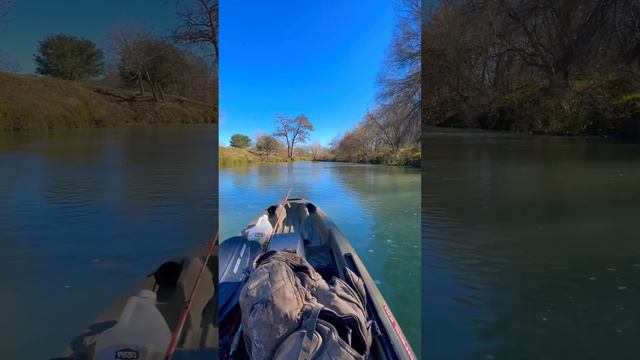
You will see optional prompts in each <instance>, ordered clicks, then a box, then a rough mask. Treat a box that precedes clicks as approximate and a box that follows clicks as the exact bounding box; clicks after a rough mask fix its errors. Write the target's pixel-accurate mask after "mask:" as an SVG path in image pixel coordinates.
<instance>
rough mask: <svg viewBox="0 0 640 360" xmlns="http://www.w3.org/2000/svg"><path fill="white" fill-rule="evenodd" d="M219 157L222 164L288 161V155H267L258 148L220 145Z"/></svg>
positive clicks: (234, 164)
mask: <svg viewBox="0 0 640 360" xmlns="http://www.w3.org/2000/svg"><path fill="white" fill-rule="evenodd" d="M218 159H219V162H220V166H237V165H247V164H260V163H281V162H287V157H286V156H284V155H280V154H269V155H267V154H264V153H261V152H259V151H256V150H251V149H239V148H234V147H227V146H220V147H219V148H218Z"/></svg>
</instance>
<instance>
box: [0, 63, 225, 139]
mask: <svg viewBox="0 0 640 360" xmlns="http://www.w3.org/2000/svg"><path fill="white" fill-rule="evenodd" d="M212 109H213V108H212V107H209V106H206V105H204V104H198V103H195V102H190V101H185V100H183V99H179V98H176V97H171V96H169V97H167V101H166V102H165V103H164V104H158V103H155V102H153V100H152V99H151V97H150V96H144V97H139V96H136V93H135V92H134V91H128V90H122V89H111V88H105V87H100V86H96V85H91V84H88V83H81V82H73V81H66V80H60V79H54V78H49V77H36V76H25V75H15V74H8V73H2V72H0V131H27V130H52V129H63V128H90V127H109V126H118V125H123V124H128V123H137V124H153V123H213V122H214V112H213V111H212Z"/></svg>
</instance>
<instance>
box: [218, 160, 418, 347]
mask: <svg viewBox="0 0 640 360" xmlns="http://www.w3.org/2000/svg"><path fill="white" fill-rule="evenodd" d="M420 178H421V176H420V171H419V170H415V169H407V168H401V167H388V166H379V165H353V164H339V163H324V162H295V163H293V164H265V165H258V166H247V167H232V168H224V169H221V170H220V179H219V180H220V185H219V186H220V236H221V239H226V238H229V237H231V236H234V235H237V234H239V233H240V230H241V229H242V228H244V226H245V225H246V224H247V223H249V221H251V220H252V219H254V218H255V217H256V216H257V215H259V214H260V213H261V212H262V211H263V210H264V209H265V208H266V207H267V206H269V205H272V204H277V203H279V202H280V201H281V200H282V198H283V197H284V196H285V194H286V193H287V190H288V189H289V188H291V189H292V193H291V196H292V197H303V198H306V199H307V200H310V201H312V202H314V203H315V204H316V205H318V206H319V207H320V208H322V209H323V210H324V211H325V212H326V213H327V215H328V216H329V217H331V218H332V220H333V221H334V222H335V223H336V225H337V226H338V227H339V228H340V229H341V230H342V232H343V233H344V234H345V236H346V237H347V238H348V239H349V240H350V242H351V245H352V246H353V247H354V249H355V250H356V252H357V253H358V255H359V256H360V258H361V259H362V261H363V262H364V263H365V265H366V266H367V269H368V270H369V272H370V274H371V276H372V277H373V278H374V279H375V281H376V282H377V283H378V287H379V288H380V291H381V292H382V294H383V296H384V297H385V300H386V301H387V302H388V304H389V306H390V307H391V310H392V311H393V313H394V315H395V317H396V319H397V320H398V322H399V323H400V325H401V326H402V329H403V331H404V332H405V335H406V336H407V338H408V340H409V342H410V343H411V344H412V347H413V349H414V351H415V352H416V354H418V356H419V354H420V332H421V324H420V319H421V317H420V265H421V261H420Z"/></svg>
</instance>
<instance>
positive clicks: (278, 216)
mask: <svg viewBox="0 0 640 360" xmlns="http://www.w3.org/2000/svg"><path fill="white" fill-rule="evenodd" d="M289 196H291V188H289V190H288V191H287V194H286V195H285V196H284V199H282V201H281V202H280V204H278V206H280V205H282V208H283V209H284V206H285V204H286V203H287V202H288V201H289ZM275 211H276V215H277V217H276V225H275V226H274V227H273V230H272V231H271V234H269V236H268V237H267V240H266V241H265V242H264V246H263V248H262V250H263V251H267V250H269V244H270V243H271V238H272V237H273V235H275V234H276V232H278V226H280V215H281V214H286V210H285V211H283V212H282V213H280V214H278V207H276V210H275Z"/></svg>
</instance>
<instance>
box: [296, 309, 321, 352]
mask: <svg viewBox="0 0 640 360" xmlns="http://www.w3.org/2000/svg"><path fill="white" fill-rule="evenodd" d="M322 309H324V306H322V305H320V304H314V305H313V307H312V308H311V312H310V313H309V317H308V318H307V328H306V330H305V331H306V334H305V337H304V339H302V346H301V349H300V355H299V356H298V360H309V356H310V355H311V346H312V345H313V334H314V333H315V332H316V324H317V323H318V318H319V317H320V311H322Z"/></svg>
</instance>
